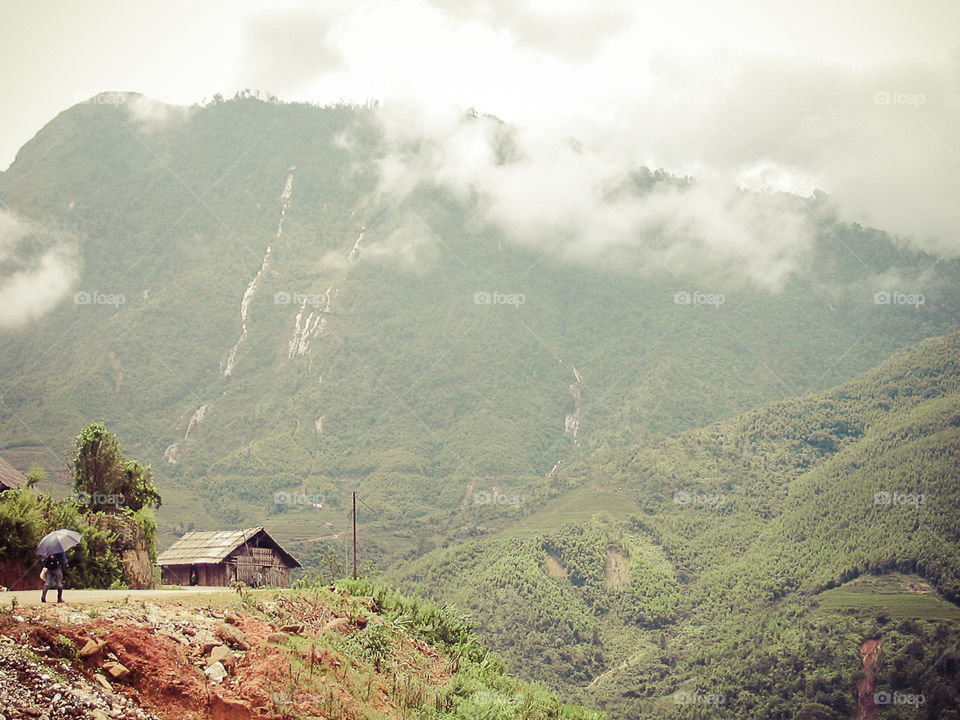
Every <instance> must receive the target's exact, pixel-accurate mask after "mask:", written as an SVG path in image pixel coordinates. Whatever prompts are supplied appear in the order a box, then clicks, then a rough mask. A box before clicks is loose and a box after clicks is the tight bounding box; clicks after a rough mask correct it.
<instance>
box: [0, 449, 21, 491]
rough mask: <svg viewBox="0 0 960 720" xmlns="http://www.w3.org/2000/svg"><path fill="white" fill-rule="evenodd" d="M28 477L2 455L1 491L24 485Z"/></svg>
mask: <svg viewBox="0 0 960 720" xmlns="http://www.w3.org/2000/svg"><path fill="white" fill-rule="evenodd" d="M26 481H27V478H25V477H24V476H23V473H21V472H20V471H19V470H17V469H16V468H15V467H14V466H13V465H11V464H10V463H8V462H7V461H6V460H4V459H3V458H2V457H0V492H3V491H4V490H16V489H17V488H19V487H23V485H24V483H25V482H26Z"/></svg>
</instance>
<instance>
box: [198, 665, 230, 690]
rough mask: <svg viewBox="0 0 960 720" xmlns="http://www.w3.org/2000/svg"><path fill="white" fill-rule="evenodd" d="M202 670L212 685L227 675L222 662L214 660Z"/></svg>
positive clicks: (217, 683) (220, 681)
mask: <svg viewBox="0 0 960 720" xmlns="http://www.w3.org/2000/svg"><path fill="white" fill-rule="evenodd" d="M203 672H204V673H206V675H207V677H208V678H210V682H211V683H213V684H214V685H219V684H220V683H222V682H223V681H224V679H226V677H227V669H226V668H225V667H224V666H223V663H222V662H215V663H214V664H213V665H211V666H210V667H208V668H207V669H206V670H204V671H203Z"/></svg>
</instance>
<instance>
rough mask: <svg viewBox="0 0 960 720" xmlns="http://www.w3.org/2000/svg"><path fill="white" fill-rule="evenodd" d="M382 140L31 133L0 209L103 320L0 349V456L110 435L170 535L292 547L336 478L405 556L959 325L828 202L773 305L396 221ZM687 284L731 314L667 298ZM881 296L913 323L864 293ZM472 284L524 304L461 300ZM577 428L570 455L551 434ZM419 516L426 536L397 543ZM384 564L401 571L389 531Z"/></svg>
mask: <svg viewBox="0 0 960 720" xmlns="http://www.w3.org/2000/svg"><path fill="white" fill-rule="evenodd" d="M136 100H137V98H135V97H134V96H130V97H129V98H128V102H129V103H130V104H131V105H132V104H134V102H135V101H136ZM378 122H379V116H378V111H377V110H376V109H375V108H365V107H363V108H361V107H350V106H335V107H327V108H317V107H311V106H307V105H298V104H281V103H277V102H275V101H271V102H264V101H262V100H260V99H257V98H256V97H251V96H250V95H249V94H241V95H240V96H238V97H237V98H236V99H234V100H230V101H225V102H224V101H221V100H217V101H215V102H211V103H209V104H208V105H206V106H203V107H194V108H190V109H189V110H182V111H181V110H177V109H171V110H169V111H168V113H167V117H166V120H165V121H164V122H163V123H159V122H155V123H146V124H144V123H141V122H139V121H137V120H136V119H134V117H133V116H132V115H131V114H130V113H129V112H128V110H127V108H126V107H125V105H124V104H120V105H106V104H96V103H91V104H81V105H78V106H75V107H73V108H70V109H69V110H67V111H65V112H64V113H62V114H61V115H60V116H58V117H57V118H55V119H54V120H53V121H52V122H51V123H50V124H49V125H48V126H47V127H45V128H44V129H43V130H42V131H41V132H40V133H38V135H37V136H36V137H35V138H34V139H33V140H31V142H29V143H28V144H27V145H25V146H24V148H23V149H22V150H21V151H20V153H19V154H18V157H17V160H16V162H15V163H14V164H13V165H12V166H11V168H10V169H9V170H8V171H6V172H4V173H2V174H0V201H2V202H3V204H4V207H5V208H7V209H9V211H11V212H14V213H16V214H17V215H18V216H19V217H22V218H23V219H25V221H28V222H30V223H31V227H32V229H33V232H32V234H31V235H30V236H29V237H28V238H25V239H24V240H23V243H22V246H23V247H22V249H23V250H24V252H25V253H28V251H30V252H41V251H43V250H45V249H48V248H49V247H51V246H54V245H56V243H62V242H66V241H65V240H64V238H74V239H75V245H76V252H77V253H78V265H82V270H81V277H80V281H79V282H78V284H77V286H76V287H75V288H74V291H75V292H85V293H88V294H95V293H96V292H99V293H102V294H103V293H106V294H114V295H122V296H123V298H124V302H123V303H122V304H120V305H109V304H97V303H93V302H90V303H88V304H82V303H81V304H76V303H72V302H70V299H69V298H67V299H66V300H65V301H64V302H62V303H61V305H60V306H58V307H57V308H56V309H55V310H54V311H53V312H51V313H50V314H48V315H47V316H45V317H43V318H42V319H41V320H39V321H38V322H35V323H33V324H31V325H30V326H29V327H28V328H24V329H20V330H5V331H3V332H2V334H3V342H2V343H0V373H2V374H3V375H4V376H5V377H6V376H9V377H15V378H17V381H16V383H13V384H12V386H11V387H9V388H5V391H4V403H5V408H4V412H3V413H2V414H0V448H2V449H3V453H4V456H5V457H8V458H10V459H13V460H15V461H18V462H19V463H23V464H30V463H31V462H33V461H40V462H42V463H44V464H46V465H50V457H51V454H50V452H48V450H50V451H52V454H53V456H61V455H62V450H63V449H64V445H65V443H66V439H67V438H68V437H70V434H71V433H72V432H73V428H76V427H78V426H82V425H83V424H85V423H86V422H88V421H89V419H90V418H91V417H98V418H103V420H104V422H105V423H106V424H107V425H108V426H109V427H111V428H113V429H115V430H116V431H118V432H119V433H120V434H121V435H122V436H123V437H124V438H125V439H126V440H127V442H128V444H129V446H130V447H131V449H132V451H133V452H135V454H136V455H137V457H140V458H143V460H144V462H145V463H148V464H150V465H151V466H152V467H153V472H154V473H155V475H156V482H157V484H158V487H159V488H160V490H161V491H162V492H163V495H164V498H165V501H166V503H167V508H168V509H169V512H161V513H160V516H159V521H160V523H161V528H162V529H163V530H164V531H167V532H169V531H171V530H174V529H177V530H180V529H181V523H182V524H183V526H188V525H189V524H191V523H193V524H194V525H195V526H196V527H198V528H202V527H212V526H216V525H220V524H223V523H231V524H232V523H241V522H243V523H248V524H249V523H254V522H263V521H265V520H269V524H271V525H272V526H274V529H275V530H276V531H277V532H278V533H279V534H280V535H282V536H283V539H284V540H287V541H288V542H290V541H296V540H302V539H305V538H310V537H315V536H316V533H315V531H313V530H312V526H314V525H316V524H319V523H318V522H317V521H321V522H322V521H328V522H332V523H334V524H337V525H339V524H340V523H342V520H343V510H344V503H343V500H344V497H345V492H344V490H345V488H344V485H351V486H355V487H358V488H359V489H360V490H361V491H362V492H363V493H364V496H365V497H366V498H367V503H368V506H369V507H370V508H372V509H373V511H374V513H375V516H374V517H372V518H370V519H371V520H373V521H374V522H375V523H379V524H380V526H381V527H383V528H385V529H387V530H389V531H396V530H397V529H398V528H399V530H400V531H401V532H402V533H404V534H407V535H414V536H415V537H413V538H409V539H405V540H404V541H403V542H401V543H400V545H401V546H402V548H401V551H403V552H405V551H416V552H418V553H419V552H422V550H423V549H424V548H426V547H429V546H432V545H435V544H438V543H441V542H443V540H444V539H446V538H449V537H450V533H451V532H453V531H455V530H456V529H457V528H458V526H456V525H451V524H450V523H449V522H448V515H449V513H451V512H453V511H455V510H456V509H457V508H458V506H459V505H460V504H461V502H462V500H463V497H464V489H465V488H466V487H467V486H468V485H470V484H471V483H475V484H480V487H483V486H486V487H490V486H491V485H493V484H495V483H499V484H500V485H501V486H503V487H505V488H510V489H512V490H513V491H514V492H518V493H523V492H525V491H526V490H527V488H528V487H529V486H530V485H531V484H532V483H535V482H536V480H537V479H542V477H543V476H544V475H545V474H546V473H547V472H549V471H550V470H551V468H553V467H554V466H555V465H556V463H557V462H558V461H561V460H563V461H564V462H567V463H568V462H571V461H574V460H576V459H578V458H582V456H583V453H588V452H590V451H592V450H594V449H597V448H602V447H618V446H622V445H624V444H633V443H637V442H645V441H646V438H649V437H651V436H653V435H656V434H663V433H667V434H672V433H676V432H679V431H682V430H684V429H688V428H692V427H697V426H701V425H704V424H706V423H709V422H712V421H715V420H719V419H722V418H725V417H729V416H731V415H733V414H735V413H737V412H743V411H746V410H748V409H750V408H753V407H757V406H758V405H760V404H762V403H764V402H768V401H770V400H774V399H778V398H785V397H791V396H795V395H798V394H802V393H803V392H807V391H811V390H818V389H824V388H826V387H829V386H830V385H832V384H836V383H838V382H841V381H843V380H846V379H849V378H850V377H852V376H853V375H855V374H856V373H858V372H862V371H864V370H866V369H868V368H869V367H871V366H873V365H874V364H875V363H876V362H877V361H878V359H880V358H881V357H883V356H885V355H887V354H888V353H890V352H892V351H894V350H896V349H897V348H902V347H904V346H907V345H909V344H911V343H913V342H916V341H918V340H920V339H922V338H924V337H928V336H931V335H937V334H942V333H944V332H947V331H949V330H952V329H954V327H955V321H954V319H953V317H954V313H955V311H956V298H955V294H954V293H953V288H954V287H955V285H956V280H957V277H958V268H957V264H956V263H955V262H947V261H943V262H935V259H934V258H930V257H927V256H925V255H923V254H921V253H917V252H914V251H912V250H910V249H908V248H906V247H904V246H901V245H899V244H898V243H897V242H896V241H895V239H893V238H891V237H889V236H887V235H886V234H884V233H882V232H878V231H875V230H870V229H866V228H862V227H859V226H854V225H847V224H843V223H841V222H839V221H838V220H837V219H836V218H835V217H834V216H833V215H832V214H831V210H830V205H829V202H828V201H827V200H826V199H825V198H823V197H821V196H817V197H814V198H809V199H800V198H792V199H788V200H789V202H791V203H794V204H799V205H800V206H802V208H803V210H804V211H805V212H808V213H810V215H811V216H812V217H813V218H815V219H816V222H817V224H818V227H820V228H821V233H820V236H819V237H818V239H817V243H816V245H815V247H814V248H812V250H811V257H810V258H808V260H809V261H808V262H806V263H805V264H804V265H803V266H802V267H801V268H800V270H799V271H798V273H797V274H796V275H795V276H794V277H793V278H792V279H791V280H790V281H789V282H788V283H787V284H786V285H785V286H784V287H783V288H782V290H781V291H780V292H779V293H771V292H769V291H767V290H763V289H758V288H752V287H749V286H743V285H736V284H734V283H732V282H730V281H725V280H723V278H722V277H693V276H680V277H673V276H670V275H669V274H664V275H650V274H649V273H647V272H645V271H644V270H643V269H642V268H628V267H620V268H615V269H613V270H611V269H610V268H609V267H601V266H579V265H574V264H570V263H566V262H561V261H560V260H558V259H556V258H554V257H552V256H551V255H550V254H547V255H546V256H541V255H540V254H538V253H533V252H531V251H530V250H528V249H524V248H522V247H519V246H517V245H514V244H512V243H511V241H510V237H509V236H508V235H506V234H504V233H503V232H502V231H501V230H499V229H497V228H494V227H490V226H487V225H484V224H483V223H478V222H476V221H475V218H474V210H475V208H474V207H473V205H472V201H471V200H470V199H469V198H467V199H463V198H460V199H457V198H453V197H451V196H450V195H449V193H446V192H445V191H444V190H443V189H442V188H438V187H431V186H424V187H421V188H419V189H418V190H417V192H416V193H415V194H414V195H413V196H411V198H410V199H408V200H406V201H405V202H404V203H402V204H398V203H396V202H395V200H394V199H392V198H390V197H384V196H383V195H381V194H379V193H378V192H377V191H376V189H377V187H378V181H379V168H380V167H381V165H380V163H381V162H382V161H384V160H385V157H384V153H386V152H387V149H386V147H385V145H384V143H383V139H382V137H381V132H380V126H379V124H378ZM463 122H464V123H475V122H495V121H494V120H491V119H489V118H478V117H475V116H473V115H467V116H465V117H464V120H463ZM497 132H498V133H500V134H506V135H509V134H510V132H511V130H510V128H509V127H508V126H502V127H501V126H498V128H497ZM508 159H509V158H508ZM288 176H289V177H292V189H291V195H290V198H289V202H288V207H287V208H286V212H285V213H284V214H283V232H282V234H281V235H278V232H277V224H278V220H279V219H280V217H281V208H282V207H283V204H284V201H283V200H282V198H281V197H280V195H281V193H282V191H283V188H284V187H285V181H286V178H287V177H288ZM636 178H639V179H636ZM636 178H635V179H634V181H633V182H632V184H631V185H629V186H628V190H629V191H630V192H636V193H641V194H642V193H643V192H645V191H647V190H648V189H649V186H650V185H651V184H655V183H663V182H679V181H677V180H675V179H673V178H670V177H669V176H668V175H666V174H665V173H660V172H655V173H654V172H649V171H646V169H644V168H637V174H636ZM634 186H635V187H634ZM630 188H632V189H630ZM628 190H624V192H626V191H628ZM771 201H773V200H771ZM784 202H786V200H784ZM361 232H363V240H362V242H361V243H360V246H359V255H358V256H355V258H354V261H353V262H351V261H349V260H348V256H349V255H350V251H351V249H352V248H353V246H354V243H355V242H356V240H357V237H358V236H359V235H360V233H361ZM267 246H270V248H271V253H270V256H269V262H268V263H267V265H266V266H265V267H264V268H263V273H262V274H261V276H260V278H259V280H258V285H257V287H256V291H255V293H254V294H253V295H252V297H251V298H250V302H249V306H248V319H247V336H246V338H245V339H244V341H243V342H242V343H241V344H240V345H239V346H238V350H237V355H236V358H235V359H236V366H235V368H234V369H233V371H232V373H231V374H230V375H229V376H228V377H226V376H225V375H224V373H225V364H226V360H227V357H228V355H229V353H230V350H231V348H232V347H233V346H234V345H235V344H236V343H237V341H238V338H239V337H240V334H241V322H240V301H241V298H242V297H243V294H244V291H245V290H246V289H247V287H248V285H249V283H250V282H251V281H252V280H253V279H254V278H255V277H256V276H257V272H258V270H259V269H260V268H261V266H262V265H263V261H264V256H265V250H266V248H267ZM928 268H930V272H928V273H926V274H924V272H925V271H926V270H927V269H928ZM890 278H896V279H897V282H898V283H900V284H901V285H903V287H902V288H901V287H899V285H898V286H897V287H887V285H889V284H890V282H893V281H892V280H890ZM696 288H706V289H710V290H714V291H717V292H724V293H725V295H726V302H725V303H724V304H723V305H722V306H721V307H699V306H689V305H678V304H675V303H674V294H675V293H676V292H678V290H683V289H687V290H691V289H696ZM894 289H907V290H909V289H914V290H916V291H917V292H921V291H922V292H923V293H924V295H925V298H926V299H925V304H924V305H922V306H919V307H913V306H896V305H877V304H875V303H874V299H873V294H874V293H875V292H877V291H878V290H894ZM483 291H486V292H493V291H499V292H511V293H522V294H524V295H525V298H526V302H525V303H524V304H523V305H522V306H519V307H514V306H490V305H477V304H475V303H474V297H473V296H474V293H477V292H483ZM298 293H299V294H300V295H299V296H300V297H303V298H314V299H317V298H324V297H326V295H327V293H329V294H330V295H331V298H330V305H329V307H328V308H327V307H326V306H324V305H322V302H321V301H320V300H316V304H308V305H306V306H305V307H304V308H303V309H304V311H305V312H309V311H311V310H317V311H318V312H320V309H321V306H322V307H323V308H324V309H323V313H324V318H325V320H326V324H325V326H324V328H325V329H324V331H323V333H322V334H321V335H319V336H317V337H314V338H312V339H311V340H310V342H309V347H308V349H307V350H306V351H305V352H304V354H303V355H299V354H296V353H293V354H292V356H291V352H290V348H291V345H290V342H291V338H292V336H293V334H294V331H295V328H296V327H297V322H302V319H301V321H298V320H297V317H298V313H299V312H300V311H301V307H300V306H298V305H297V303H296V302H295V299H296V297H297V294H298ZM285 300H286V302H284V301H285ZM313 302H314V301H313V300H311V303H313ZM37 357H43V363H42V364H37V363H35V362H33V359H34V358H37ZM574 368H576V370H577V372H578V373H579V374H580V376H581V377H582V382H581V386H580V388H579V395H580V401H579V403H578V401H576V400H575V398H574V395H573V393H572V391H571V388H570V386H571V385H572V384H574V383H575V382H576V380H575V375H574ZM578 405H579V407H578ZM201 409H204V411H203V412H202V413H200V415H199V416H197V412H198V411H200V410H201ZM575 411H578V412H579V415H578V420H579V426H578V431H577V436H576V437H574V436H573V434H572V432H565V431H564V427H565V424H564V418H565V416H566V414H567V413H572V412H575ZM28 428H32V429H28ZM165 452H166V453H167V459H168V460H169V459H173V460H175V463H174V462H167V461H166V460H164V459H163V456H164V453H165ZM346 489H347V490H349V489H353V488H346ZM278 491H291V492H292V491H299V492H300V493H302V494H304V495H323V496H324V498H325V500H326V502H325V503H324V505H325V512H323V513H319V514H318V515H316V516H315V517H314V516H310V518H307V517H304V515H303V513H302V512H300V511H301V510H302V508H301V507H299V506H294V507H291V506H280V505H278V504H277V503H275V502H273V499H274V494H275V493H276V492H278ZM534 495H535V493H534V492H533V490H531V494H530V498H531V500H532V499H533V497H534ZM198 500H199V502H198ZM311 521H312V522H311ZM477 524H483V523H477ZM425 525H427V526H429V527H431V528H437V533H436V534H434V533H426V534H424V533H422V532H411V531H410V528H416V527H423V526H425ZM407 540H409V541H407ZM377 545H378V548H377V549H376V551H375V553H376V556H377V557H379V558H382V559H383V560H384V561H385V562H392V561H394V560H396V552H397V551H396V550H395V548H396V546H397V539H396V537H393V538H392V539H391V542H390V543H388V542H386V541H385V540H383V539H381V538H380V537H378V538H377ZM294 549H297V550H300V548H299V547H295V548H294ZM303 550H304V551H305V552H308V553H309V552H312V551H313V550H312V548H310V547H305V548H303Z"/></svg>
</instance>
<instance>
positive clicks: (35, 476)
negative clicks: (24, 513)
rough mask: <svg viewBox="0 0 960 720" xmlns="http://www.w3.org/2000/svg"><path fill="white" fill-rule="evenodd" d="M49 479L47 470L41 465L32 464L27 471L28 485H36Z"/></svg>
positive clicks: (29, 486) (30, 486)
mask: <svg viewBox="0 0 960 720" xmlns="http://www.w3.org/2000/svg"><path fill="white" fill-rule="evenodd" d="M46 479H47V471H46V470H44V469H43V467H42V466H40V465H32V466H31V467H30V469H29V470H28V471H27V487H28V488H33V487H36V485H37V483H40V482H43V481H44V480H46Z"/></svg>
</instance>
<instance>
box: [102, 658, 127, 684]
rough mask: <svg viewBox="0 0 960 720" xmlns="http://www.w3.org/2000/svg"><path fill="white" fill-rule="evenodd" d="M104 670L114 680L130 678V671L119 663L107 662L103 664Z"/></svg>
mask: <svg viewBox="0 0 960 720" xmlns="http://www.w3.org/2000/svg"><path fill="white" fill-rule="evenodd" d="M103 669H104V670H106V671H107V673H108V674H109V675H110V677H112V678H113V679H114V680H126V679H127V678H128V677H130V671H129V670H128V669H127V668H125V667H124V666H123V665H121V664H120V663H118V662H107V663H104V664H103Z"/></svg>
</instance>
